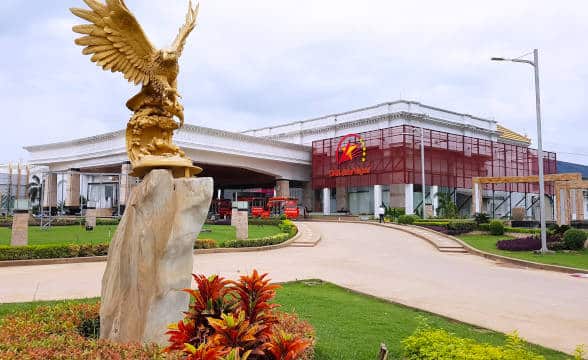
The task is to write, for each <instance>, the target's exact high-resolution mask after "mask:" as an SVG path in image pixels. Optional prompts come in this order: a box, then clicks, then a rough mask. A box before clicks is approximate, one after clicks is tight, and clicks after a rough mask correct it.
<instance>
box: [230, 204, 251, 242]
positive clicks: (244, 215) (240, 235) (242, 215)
mask: <svg viewBox="0 0 588 360" xmlns="http://www.w3.org/2000/svg"><path fill="white" fill-rule="evenodd" d="M232 222H233V224H234V225H233V226H235V229H236V237H237V240H246V239H248V238H249V213H248V212H247V211H243V210H238V211H236V212H235V218H234V219H233V220H232Z"/></svg>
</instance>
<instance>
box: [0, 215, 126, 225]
mask: <svg viewBox="0 0 588 360" xmlns="http://www.w3.org/2000/svg"><path fill="white" fill-rule="evenodd" d="M45 221H47V220H45ZM119 222H120V219H116V218H112V219H107V218H97V219H96V225H118V223H119ZM85 223H86V219H85V218H65V219H64V218H57V217H55V218H53V220H51V226H74V225H84V224H85ZM40 225H41V220H39V219H38V218H34V217H32V216H31V217H30V219H29V226H40ZM0 227H12V218H10V217H9V218H0Z"/></svg>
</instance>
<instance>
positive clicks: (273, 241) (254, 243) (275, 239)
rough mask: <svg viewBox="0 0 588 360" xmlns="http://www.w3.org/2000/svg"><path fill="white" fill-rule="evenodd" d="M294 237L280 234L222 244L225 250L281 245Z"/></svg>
mask: <svg viewBox="0 0 588 360" xmlns="http://www.w3.org/2000/svg"><path fill="white" fill-rule="evenodd" d="M291 237H292V236H290V234H288V233H280V234H276V235H273V236H267V237H264V238H260V239H245V240H229V241H225V242H224V243H223V244H222V247H224V248H246V247H258V246H269V245H277V244H281V243H283V242H284V241H286V240H288V239H290V238H291Z"/></svg>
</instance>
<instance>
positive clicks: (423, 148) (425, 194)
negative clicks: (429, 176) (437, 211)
mask: <svg viewBox="0 0 588 360" xmlns="http://www.w3.org/2000/svg"><path fill="white" fill-rule="evenodd" d="M418 130H420V133H421V181H422V183H423V188H422V193H423V219H426V218H427V212H426V211H425V207H426V205H427V201H426V196H427V193H426V190H425V130H424V129H423V127H422V126H421V127H420V128H416V129H413V130H412V133H400V135H413V136H414V133H415V132H417V131H418Z"/></svg>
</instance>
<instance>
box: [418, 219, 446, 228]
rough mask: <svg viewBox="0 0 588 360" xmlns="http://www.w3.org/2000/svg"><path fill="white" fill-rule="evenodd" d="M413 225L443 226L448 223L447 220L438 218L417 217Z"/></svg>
mask: <svg viewBox="0 0 588 360" xmlns="http://www.w3.org/2000/svg"><path fill="white" fill-rule="evenodd" d="M413 224H414V225H419V226H443V227H446V226H447V224H449V221H439V220H434V221H433V220H422V219H418V220H416V221H415V222H414V223H413Z"/></svg>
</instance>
